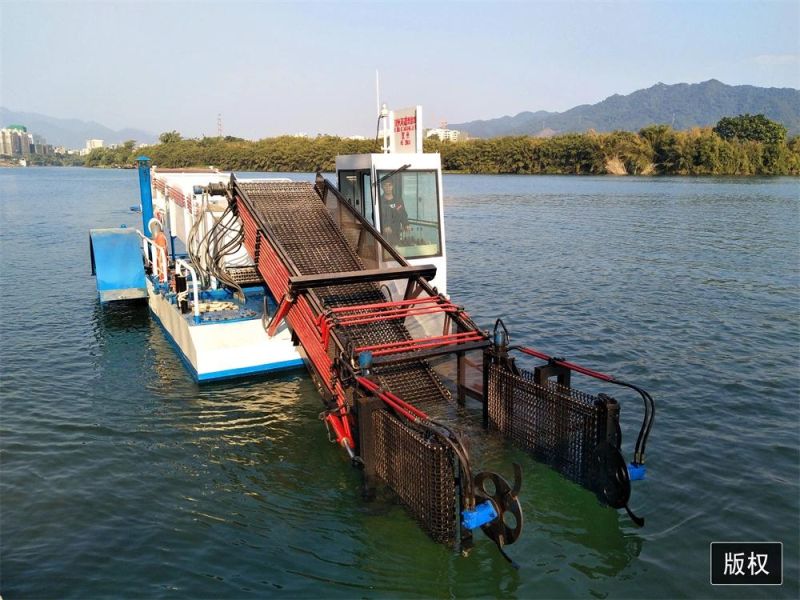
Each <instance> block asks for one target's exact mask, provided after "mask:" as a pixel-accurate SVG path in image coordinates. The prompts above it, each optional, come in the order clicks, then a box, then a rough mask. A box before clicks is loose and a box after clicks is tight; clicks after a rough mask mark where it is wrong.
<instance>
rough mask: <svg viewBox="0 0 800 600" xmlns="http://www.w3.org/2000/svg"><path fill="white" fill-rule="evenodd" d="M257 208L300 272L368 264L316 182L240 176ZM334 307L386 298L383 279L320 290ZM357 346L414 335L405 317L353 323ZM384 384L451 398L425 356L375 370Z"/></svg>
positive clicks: (435, 398)
mask: <svg viewBox="0 0 800 600" xmlns="http://www.w3.org/2000/svg"><path fill="white" fill-rule="evenodd" d="M239 185H240V186H241V188H242V190H243V191H244V192H245V193H246V194H247V196H248V198H249V199H250V200H251V203H252V209H253V211H254V212H256V213H257V214H258V216H259V217H260V218H261V219H262V220H263V221H264V222H265V223H266V224H267V225H268V226H269V227H270V229H271V231H272V233H273V234H274V235H275V237H276V238H277V241H278V242H279V243H280V244H281V246H282V247H283V249H284V250H285V251H286V254H287V255H288V257H289V258H290V259H291V260H292V262H293V263H294V265H295V266H296V267H297V270H298V271H299V274H300V275H314V274H319V273H339V272H344V271H360V270H363V269H364V265H363V263H362V262H361V260H360V259H359V257H358V255H357V254H356V253H355V251H354V250H353V247H352V246H351V245H350V244H349V243H348V242H347V240H346V239H345V237H344V236H343V235H342V232H341V230H340V229H339V227H338V225H337V224H336V223H335V222H334V220H333V218H332V217H331V215H330V214H329V213H328V210H327V209H326V207H325V205H324V204H323V203H322V201H321V200H320V198H319V195H318V194H317V192H316V191H315V189H314V186H313V184H311V183H304V182H291V183H289V182H286V183H283V182H281V183H278V182H264V183H259V182H240V184H239ZM315 292H316V294H317V296H318V298H319V299H320V301H321V302H322V303H323V304H324V305H326V306H327V307H329V308H337V307H342V306H355V305H358V304H368V303H378V302H385V301H386V298H385V297H384V295H383V293H382V292H381V290H380V288H379V287H378V285H376V284H374V283H359V284H347V285H336V286H328V287H321V288H317V289H316V290H315ZM347 335H348V336H349V338H350V339H352V341H353V342H354V344H355V345H356V346H369V345H375V344H384V343H388V342H397V341H402V340H408V339H411V335H410V334H409V332H408V330H407V329H406V327H405V325H404V324H403V319H398V320H394V321H382V322H377V323H370V324H369V325H364V326H354V327H349V328H348V330H347ZM374 373H375V375H376V377H377V378H378V380H379V382H380V384H381V385H382V386H383V387H384V388H386V389H388V390H390V391H392V392H393V393H395V394H397V395H398V396H399V397H400V398H403V399H404V400H405V401H407V402H410V403H412V404H414V405H416V406H418V407H419V408H421V409H422V410H426V409H427V407H429V406H432V405H437V404H440V403H441V402H442V401H448V400H449V399H450V392H449V391H448V390H447V389H446V388H445V386H444V384H443V383H442V382H441V380H440V379H439V377H438V376H437V375H436V374H435V373H434V372H433V370H432V369H431V367H430V365H428V363H426V362H425V361H422V360H420V361H413V362H408V363H405V364H401V365H390V366H384V367H382V368H376V369H375V370H374Z"/></svg>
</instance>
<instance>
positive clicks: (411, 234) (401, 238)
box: [378, 170, 442, 258]
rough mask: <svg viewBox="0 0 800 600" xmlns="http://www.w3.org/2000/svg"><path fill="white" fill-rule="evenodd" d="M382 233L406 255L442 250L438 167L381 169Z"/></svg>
mask: <svg viewBox="0 0 800 600" xmlns="http://www.w3.org/2000/svg"><path fill="white" fill-rule="evenodd" d="M378 181H379V182H380V185H379V186H378V188H379V189H378V194H379V203H380V217H381V233H382V234H383V236H384V237H385V238H386V239H387V240H389V242H390V243H391V244H392V245H393V246H394V247H395V248H396V249H397V251H398V252H399V253H400V254H401V255H402V256H403V257H405V258H425V257H429V256H439V255H441V253H442V244H441V239H442V236H441V228H440V222H439V189H438V185H437V177H436V171H409V170H407V171H398V172H396V173H394V174H392V172H391V171H378Z"/></svg>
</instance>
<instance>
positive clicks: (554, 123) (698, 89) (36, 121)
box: [0, 79, 800, 148]
mask: <svg viewBox="0 0 800 600" xmlns="http://www.w3.org/2000/svg"><path fill="white" fill-rule="evenodd" d="M744 113H750V114H764V115H765V116H767V117H768V118H770V119H772V120H774V121H778V122H779V123H782V124H783V125H785V126H786V128H787V129H788V130H789V135H797V134H800V90H796V89H793V88H764V87H756V86H752V85H735V86H734V85H726V84H724V83H722V82H720V81H717V80H716V79H710V80H709V81H704V82H702V83H692V84H689V83H678V84H674V85H665V84H663V83H657V84H656V85H654V86H652V87H649V88H647V89H643V90H638V91H635V92H633V93H631V94H628V95H625V96H622V95H619V94H614V95H613V96H609V97H608V98H606V99H605V100H603V101H602V102H598V103H597V104H582V105H580V106H576V107H574V108H571V109H570V110H567V111H564V112H548V111H544V110H540V111H536V112H521V113H519V114H518V115H516V116H513V117H511V116H505V117H499V118H496V119H488V120H482V121H469V122H466V123H451V124H450V125H449V127H450V128H451V129H457V130H459V131H465V132H467V133H468V134H469V135H470V136H472V137H481V138H489V137H497V136H502V135H537V136H542V137H546V136H550V135H555V134H558V133H568V132H575V131H577V132H580V131H587V130H589V129H594V130H595V131H614V130H617V129H621V130H626V131H638V130H639V129H641V128H642V127H645V126H647V125H651V124H653V123H657V124H662V123H666V124H669V125H672V127H673V128H675V129H688V128H690V127H697V126H701V127H705V126H712V125H715V124H716V123H717V121H719V120H720V119H721V118H722V117H727V116H736V115H740V114H744ZM11 124H19V125H25V126H26V127H27V128H28V131H29V132H30V133H36V134H39V135H41V136H43V137H44V138H45V139H46V140H47V142H48V143H50V144H53V145H54V146H65V147H67V148H83V147H84V146H85V144H86V140H87V139H91V138H98V139H102V140H103V141H104V142H105V143H106V144H107V145H108V144H115V143H121V142H124V141H126V140H136V141H137V142H138V143H146V144H149V143H153V142H155V141H156V139H157V136H156V135H155V134H153V133H150V132H148V131H143V130H141V129H133V128H125V129H119V130H114V129H110V128H109V127H106V126H105V125H102V124H100V123H97V122H95V121H81V120H79V119H62V118H57V117H50V116H47V115H42V114H38V113H32V112H18V111H12V110H9V109H8V108H3V107H0V127H6V126H8V125H11Z"/></svg>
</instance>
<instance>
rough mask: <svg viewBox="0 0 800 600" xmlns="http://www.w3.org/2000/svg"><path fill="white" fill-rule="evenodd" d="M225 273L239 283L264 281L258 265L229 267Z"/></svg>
mask: <svg viewBox="0 0 800 600" xmlns="http://www.w3.org/2000/svg"><path fill="white" fill-rule="evenodd" d="M225 273H226V275H227V276H228V277H230V278H231V279H232V280H233V281H235V282H236V283H238V284H239V285H247V284H261V283H264V280H263V279H262V277H261V274H260V273H259V272H258V269H257V268H256V267H228V268H227V269H225Z"/></svg>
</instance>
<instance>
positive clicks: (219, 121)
mask: <svg viewBox="0 0 800 600" xmlns="http://www.w3.org/2000/svg"><path fill="white" fill-rule="evenodd" d="M217 137H222V113H217Z"/></svg>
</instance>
